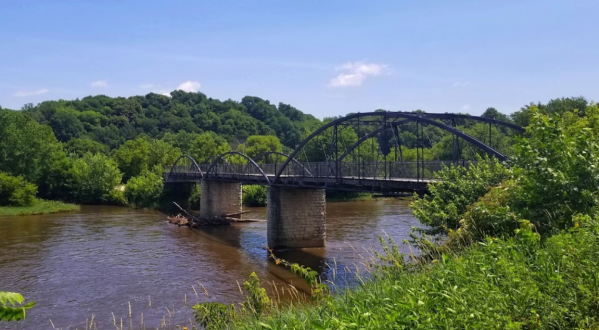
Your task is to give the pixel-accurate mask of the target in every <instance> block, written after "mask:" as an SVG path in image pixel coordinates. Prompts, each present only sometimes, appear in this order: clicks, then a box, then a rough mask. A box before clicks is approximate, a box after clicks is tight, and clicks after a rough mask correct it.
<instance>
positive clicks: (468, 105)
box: [462, 104, 470, 110]
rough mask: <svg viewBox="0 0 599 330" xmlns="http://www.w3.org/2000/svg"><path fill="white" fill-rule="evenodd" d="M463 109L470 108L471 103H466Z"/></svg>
mask: <svg viewBox="0 0 599 330" xmlns="http://www.w3.org/2000/svg"><path fill="white" fill-rule="evenodd" d="M462 110H470V104H464V106H463V107H462Z"/></svg>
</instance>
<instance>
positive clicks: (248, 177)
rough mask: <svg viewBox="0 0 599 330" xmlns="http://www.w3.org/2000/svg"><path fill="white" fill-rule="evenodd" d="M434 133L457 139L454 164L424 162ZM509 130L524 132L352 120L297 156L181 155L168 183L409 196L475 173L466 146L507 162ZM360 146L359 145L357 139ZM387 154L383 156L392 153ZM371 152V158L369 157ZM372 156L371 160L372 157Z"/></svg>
mask: <svg viewBox="0 0 599 330" xmlns="http://www.w3.org/2000/svg"><path fill="white" fill-rule="evenodd" d="M468 121H474V122H479V123H484V124H488V139H486V138H485V140H486V141H484V142H483V141H481V140H479V139H477V138H475V137H473V136H470V135H468V134H466V133H464V132H463V131H461V130H459V129H458V128H457V127H458V126H459V125H458V124H463V123H465V122H468ZM408 123H412V125H414V124H415V125H416V132H417V134H416V135H417V136H416V138H417V143H416V160H415V161H405V160H404V155H403V152H402V148H401V147H402V146H404V145H405V144H404V143H403V141H402V139H401V137H400V134H399V132H400V131H401V129H402V125H406V124H408ZM427 125H428V126H434V127H437V128H439V129H441V130H443V131H445V132H448V133H450V134H451V135H452V144H453V159H452V160H449V161H448V160H444V161H430V160H429V161H424V150H425V136H424V130H423V128H424V127H425V126H427ZM494 126H495V127H499V128H502V130H504V131H510V130H511V131H512V132H513V133H515V134H519V133H523V132H524V129H523V128H522V127H520V126H517V125H514V124H512V123H507V122H503V121H499V120H495V119H492V118H486V117H477V116H470V115H463V114H450V113H445V114H434V113H411V112H388V111H376V112H368V113H356V114H351V115H348V116H346V117H343V118H339V119H336V120H333V121H331V122H329V123H327V124H325V125H324V126H322V127H320V128H319V129H317V130H316V131H314V132H313V133H312V134H310V135H309V136H308V137H307V138H305V139H304V140H303V141H302V142H300V143H299V144H298V145H297V147H296V148H295V149H294V150H293V152H291V153H290V154H283V153H281V152H274V151H272V152H264V153H261V154H259V155H257V156H255V157H253V158H251V157H249V156H248V155H246V154H243V153H241V152H235V151H232V152H227V153H224V154H222V155H214V156H212V157H210V158H209V159H207V160H206V161H203V162H202V163H198V162H197V161H196V160H195V159H193V158H192V157H190V156H188V155H184V156H181V157H180V158H179V159H177V161H175V163H174V165H173V166H172V168H171V169H170V171H169V172H167V173H166V175H165V181H166V182H167V183H184V182H199V181H201V180H217V181H228V182H241V183H242V184H253V185H267V186H285V187H290V188H294V187H295V188H326V189H333V190H346V191H358V192H370V193H381V194H385V195H401V194H405V193H411V192H424V191H426V188H427V184H428V183H429V182H431V181H433V180H435V179H436V177H435V173H436V172H437V171H438V170H440V169H441V168H442V167H443V166H444V165H450V164H454V165H459V166H468V165H469V164H471V162H468V161H465V160H461V159H459V155H460V153H461V152H460V150H461V148H463V146H462V145H463V144H464V143H462V142H461V141H465V142H467V143H468V144H470V145H472V146H474V147H476V148H477V149H478V150H480V151H482V152H484V153H486V154H487V155H489V156H491V157H496V158H497V159H499V160H500V161H505V160H507V157H506V156H505V155H504V154H502V153H501V152H500V151H499V150H497V149H495V148H494V147H493V140H492V128H493V127H494ZM348 127H352V128H353V131H354V132H355V133H356V135H357V141H355V142H354V143H352V144H351V145H347V143H345V140H344V130H345V129H347V128H348ZM374 139H378V141H383V142H384V143H383V144H385V143H386V142H388V141H391V142H389V143H387V144H386V146H385V147H383V146H381V145H379V147H377V148H376V149H377V150H376V151H374V150H373V149H372V148H371V149H369V145H368V144H369V141H373V140H374ZM354 140H355V139H354ZM317 141H318V142H320V143H321V144H322V143H323V142H322V141H326V145H323V146H322V150H323V153H324V156H323V157H320V158H324V160H322V159H320V160H319V161H310V159H309V158H310V157H309V156H308V155H307V154H306V151H305V149H306V148H305V147H306V145H308V144H309V143H316V142H317ZM385 148H386V150H383V149H385ZM365 150H366V152H365ZM368 150H370V153H368Z"/></svg>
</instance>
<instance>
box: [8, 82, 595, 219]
mask: <svg viewBox="0 0 599 330" xmlns="http://www.w3.org/2000/svg"><path fill="white" fill-rule="evenodd" d="M586 105H587V101H586V100H585V99H584V98H582V97H577V98H562V99H556V100H551V101H550V102H549V103H548V104H546V105H545V104H537V105H536V106H537V107H538V108H539V109H540V111H542V112H546V113H562V112H566V111H572V110H573V109H584V108H585V107H586ZM528 109H529V106H525V107H523V108H522V109H521V110H520V111H517V112H515V113H513V114H512V115H511V116H509V117H508V116H506V115H504V114H502V113H500V112H498V111H497V110H496V109H494V108H489V109H487V110H486V111H485V112H484V114H483V116H486V117H490V118H495V119H499V120H504V121H509V122H514V123H516V124H519V125H522V126H526V125H527V123H528V120H529V116H530V114H529V110H528ZM581 111H583V110H581ZM415 112H421V110H416V111H415ZM333 119H335V118H325V119H324V120H323V121H321V120H319V119H317V118H315V117H314V116H312V115H308V114H304V113H303V112H302V111H300V110H298V109H296V108H294V107H293V106H291V105H288V104H284V103H279V104H278V105H274V104H271V103H270V102H269V101H267V100H263V99H261V98H258V97H253V96H246V97H244V98H243V99H242V100H241V102H237V101H233V100H226V101H220V100H217V99H213V98H208V97H207V96H206V95H204V94H202V93H187V92H183V91H174V92H172V93H171V96H170V97H168V96H164V95H159V94H154V93H151V94H148V95H145V96H133V97H128V98H124V97H116V98H111V97H108V96H104V95H98V96H89V97H85V98H83V99H81V100H79V99H77V100H73V101H67V100H58V101H45V102H42V103H40V104H38V105H33V104H26V105H25V106H24V107H23V108H22V109H21V111H12V110H8V109H4V110H3V109H0V172H5V173H7V174H9V175H12V176H16V177H19V176H20V177H21V178H22V179H24V180H26V181H28V182H30V183H33V184H35V185H36V186H37V191H38V195H39V196H40V197H42V198H48V199H58V200H64V201H70V202H77V203H117V204H124V203H132V204H135V205H137V206H144V207H156V205H157V204H159V203H160V199H161V197H160V196H161V195H162V194H164V186H163V183H162V173H163V171H164V170H165V169H166V168H168V167H169V166H170V165H172V164H173V162H174V161H175V160H176V159H177V158H178V157H179V156H180V155H182V154H189V155H191V156H192V157H194V158H195V159H196V160H197V161H198V162H203V161H205V160H206V159H208V158H209V157H210V156H213V155H216V154H221V153H223V152H227V151H230V150H238V151H241V152H244V153H246V154H248V155H249V156H250V157H254V156H256V155H257V154H259V153H261V152H264V151H283V152H290V151H291V150H293V148H294V147H295V146H296V145H297V144H298V143H299V142H301V141H302V140H303V139H304V138H305V137H307V136H308V135H309V134H310V133H311V132H313V131H314V130H316V129H317V128H319V127H321V126H322V125H323V124H324V123H326V122H329V121H331V120H333ZM458 128H459V129H461V130H462V131H464V132H466V133H467V134H470V135H472V136H475V137H477V138H479V139H480V140H483V141H485V139H488V136H489V129H488V126H487V125H484V124H480V123H478V124H477V123H470V122H463V123H459V126H458ZM373 129H376V127H371V128H366V129H364V128H363V129H361V130H360V131H359V133H360V134H359V135H360V136H363V135H365V134H367V133H368V132H369V130H373ZM331 134H332V130H328V131H325V132H323V134H321V135H319V136H318V137H316V138H314V139H313V140H311V142H310V143H308V144H307V145H306V146H305V150H304V151H303V152H302V154H301V155H298V158H299V159H300V160H302V161H322V160H325V159H327V157H331V155H330V153H331V150H330V148H329V146H330V143H331V138H330V137H331ZM511 134H512V133H511V132H509V130H506V129H502V128H496V127H494V128H493V130H492V141H493V142H492V143H493V146H494V147H495V148H496V149H499V150H500V151H502V152H505V153H507V154H509V153H510V148H511V145H512V142H511ZM416 136H417V135H416V126H415V124H414V123H407V124H405V125H402V126H401V127H400V130H399V139H397V138H395V137H394V136H393V135H392V134H381V135H379V136H378V137H373V138H371V139H368V140H367V141H365V142H364V147H363V148H361V150H360V154H359V155H358V154H357V153H356V154H352V155H351V156H350V157H348V158H347V160H348V161H352V160H355V159H357V158H360V159H362V160H368V159H380V158H381V157H382V156H383V155H387V156H388V157H389V156H390V157H397V155H396V154H395V149H394V148H393V146H394V145H397V144H398V143H399V144H400V145H401V146H400V148H399V150H400V151H401V156H402V157H403V159H405V160H414V159H415V158H416V151H415V148H416V147H417V146H418V145H419V143H422V144H421V146H423V147H424V148H425V152H424V157H425V158H426V159H429V160H444V159H452V157H454V153H453V140H452V139H453V138H452V136H451V135H449V134H448V133H446V132H444V131H442V130H440V129H439V128H436V127H432V126H425V127H424V130H423V134H422V136H423V137H424V140H422V141H420V142H419V141H418V140H417V137H416ZM358 139H359V136H358V131H357V130H356V128H355V127H352V126H348V127H346V128H344V129H343V130H342V131H341V133H340V134H339V150H338V151H337V152H338V153H342V152H344V150H345V148H347V147H348V146H350V145H351V144H353V143H355V142H356V141H357V140H358ZM461 143H462V144H463V147H462V148H461V149H460V152H461V154H460V155H459V156H460V157H461V158H473V157H475V156H476V155H477V154H479V153H480V151H478V150H476V149H475V148H472V147H469V146H468V145H467V144H466V143H465V142H464V141H462V142H461ZM396 149H397V148H396ZM391 159H392V158H391ZM120 184H126V186H125V188H124V189H117V187H118V186H119V185H120Z"/></svg>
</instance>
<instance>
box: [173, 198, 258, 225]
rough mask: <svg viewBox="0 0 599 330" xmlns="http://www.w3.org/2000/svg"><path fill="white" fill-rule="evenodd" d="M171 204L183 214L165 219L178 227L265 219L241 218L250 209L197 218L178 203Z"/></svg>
mask: <svg viewBox="0 0 599 330" xmlns="http://www.w3.org/2000/svg"><path fill="white" fill-rule="evenodd" d="M173 204H175V205H176V206H177V207H178V208H179V210H181V212H182V213H183V214H184V215H182V214H181V213H179V214H177V215H176V216H174V217H172V216H171V217H167V219H168V222H170V223H172V224H175V225H177V226H179V227H180V226H189V227H193V228H198V227H202V226H226V225H229V224H231V223H233V222H258V221H266V220H259V219H241V215H242V214H244V213H247V212H250V211H242V212H236V213H230V214H225V216H223V217H212V218H199V217H196V216H195V215H193V214H191V213H189V212H187V210H185V209H184V208H182V207H181V206H179V204H177V203H175V202H173Z"/></svg>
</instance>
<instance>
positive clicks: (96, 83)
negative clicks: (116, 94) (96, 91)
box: [91, 80, 108, 88]
mask: <svg viewBox="0 0 599 330" xmlns="http://www.w3.org/2000/svg"><path fill="white" fill-rule="evenodd" d="M91 86H92V87H100V88H103V87H108V83H107V82H106V80H97V81H94V82H92V83H91Z"/></svg>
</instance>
